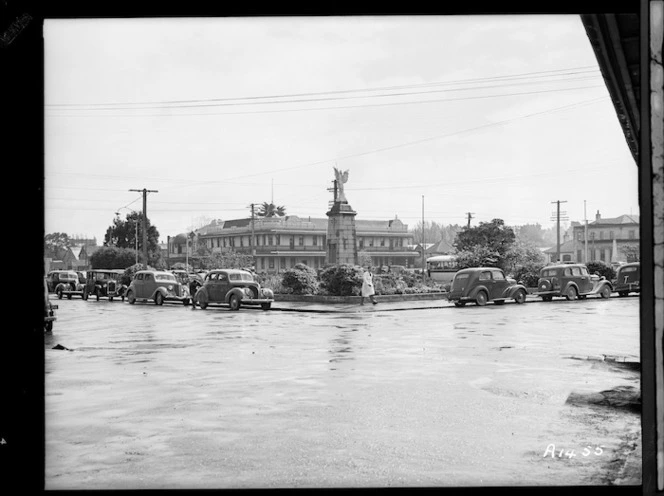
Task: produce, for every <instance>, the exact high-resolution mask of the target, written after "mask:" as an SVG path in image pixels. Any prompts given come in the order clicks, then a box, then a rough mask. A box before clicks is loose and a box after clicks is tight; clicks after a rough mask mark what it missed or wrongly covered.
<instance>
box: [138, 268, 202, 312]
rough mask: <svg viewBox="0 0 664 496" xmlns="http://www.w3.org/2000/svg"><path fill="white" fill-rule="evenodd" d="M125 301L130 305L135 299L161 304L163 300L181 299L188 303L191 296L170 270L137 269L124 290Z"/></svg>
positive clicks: (185, 303)
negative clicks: (125, 290)
mask: <svg viewBox="0 0 664 496" xmlns="http://www.w3.org/2000/svg"><path fill="white" fill-rule="evenodd" d="M126 297H127V301H128V302H129V303H131V304H132V305H133V304H134V303H135V302H136V301H150V300H152V301H154V303H155V304H156V305H162V304H163V303H164V301H181V302H182V303H184V305H189V303H190V302H191V296H190V294H189V289H188V288H187V286H186V285H184V284H180V283H179V282H178V281H177V279H175V276H174V275H173V274H172V273H170V272H165V271H159V270H139V271H138V272H136V274H134V279H133V280H132V281H131V284H129V288H127V292H126Z"/></svg>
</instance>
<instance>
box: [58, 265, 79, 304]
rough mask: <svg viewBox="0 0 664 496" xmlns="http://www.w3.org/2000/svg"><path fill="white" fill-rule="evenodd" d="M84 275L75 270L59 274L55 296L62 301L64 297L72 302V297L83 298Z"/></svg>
mask: <svg viewBox="0 0 664 496" xmlns="http://www.w3.org/2000/svg"><path fill="white" fill-rule="evenodd" d="M82 277H83V275H82V274H80V273H77V272H76V271H73V270H67V271H62V272H61V273H60V274H58V281H59V282H58V284H56V286H55V294H57V295H58V299H59V300H61V299H62V297H63V296H66V297H67V299H69V300H71V298H72V296H80V297H81V298H83V296H84V295H83V288H84V286H85V285H84V283H83V281H82Z"/></svg>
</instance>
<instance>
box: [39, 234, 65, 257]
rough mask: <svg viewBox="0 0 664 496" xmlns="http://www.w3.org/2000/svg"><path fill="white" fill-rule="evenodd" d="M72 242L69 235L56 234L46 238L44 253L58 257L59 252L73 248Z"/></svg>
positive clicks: (48, 235)
mask: <svg viewBox="0 0 664 496" xmlns="http://www.w3.org/2000/svg"><path fill="white" fill-rule="evenodd" d="M71 245H72V242H71V238H70V237H69V235H68V234H65V233H61V232H56V233H51V234H47V235H46V236H44V253H51V254H53V255H56V254H57V253H58V252H59V251H61V250H63V249H67V248H69V247H71Z"/></svg>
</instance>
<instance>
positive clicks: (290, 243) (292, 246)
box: [288, 236, 295, 250]
mask: <svg viewBox="0 0 664 496" xmlns="http://www.w3.org/2000/svg"><path fill="white" fill-rule="evenodd" d="M288 244H289V245H290V248H291V250H292V249H294V248H295V236H291V237H290V239H289V240H288Z"/></svg>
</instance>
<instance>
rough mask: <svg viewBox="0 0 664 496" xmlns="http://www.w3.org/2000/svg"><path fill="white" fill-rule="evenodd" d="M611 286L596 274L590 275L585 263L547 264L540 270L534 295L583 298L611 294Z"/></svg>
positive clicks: (550, 297) (544, 298) (549, 299)
mask: <svg viewBox="0 0 664 496" xmlns="http://www.w3.org/2000/svg"><path fill="white" fill-rule="evenodd" d="M612 291H613V286H612V285H611V283H610V282H609V281H607V280H606V279H604V278H603V277H600V276H598V275H591V274H590V273H589V272H588V268H587V267H586V266H585V264H579V263H575V264H559V265H549V266H547V267H544V268H543V269H542V270H541V271H540V277H539V280H538V282H537V291H536V292H534V293H533V294H534V295H537V296H540V297H541V298H542V300H544V301H551V300H552V299H553V297H554V296H563V297H565V298H567V299H568V300H576V299H577V298H580V299H584V298H585V297H586V296H590V295H599V296H601V297H602V298H608V297H609V296H611V292H612Z"/></svg>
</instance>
